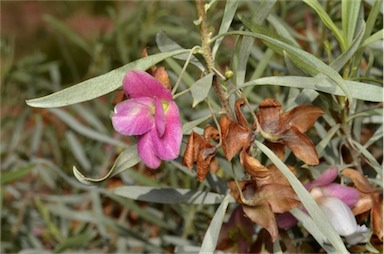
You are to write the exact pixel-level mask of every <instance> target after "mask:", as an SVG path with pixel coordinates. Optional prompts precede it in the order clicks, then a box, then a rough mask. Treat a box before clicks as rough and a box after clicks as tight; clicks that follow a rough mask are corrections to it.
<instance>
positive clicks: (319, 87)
mask: <svg viewBox="0 0 384 254" xmlns="http://www.w3.org/2000/svg"><path fill="white" fill-rule="evenodd" d="M345 84H346V86H347V87H348V89H349V91H350V93H351V96H352V98H355V99H359V100H364V101H374V102H381V101H383V97H382V94H383V88H382V87H380V86H376V85H371V84H368V83H363V82H356V81H351V80H346V81H345ZM260 85H276V86H287V87H296V88H309V89H314V90H316V91H320V92H323V93H329V94H334V95H343V91H342V90H341V89H340V88H339V87H337V86H334V85H332V84H331V83H329V79H327V78H326V77H324V76H323V77H321V76H316V77H299V76H275V77H265V78H259V79H255V80H251V81H248V82H246V83H244V84H241V85H239V88H243V87H247V86H260Z"/></svg>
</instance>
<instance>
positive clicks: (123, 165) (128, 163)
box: [73, 145, 141, 185]
mask: <svg viewBox="0 0 384 254" xmlns="http://www.w3.org/2000/svg"><path fill="white" fill-rule="evenodd" d="M140 160H141V159H140V157H139V154H138V153H137V148H136V145H130V146H129V147H128V148H126V149H125V150H124V151H123V152H122V153H121V154H120V155H119V157H117V159H116V161H115V163H114V164H113V166H112V168H111V169H110V170H109V172H108V173H107V174H106V175H105V176H104V177H101V178H91V177H86V176H84V175H83V174H82V173H81V172H80V171H79V170H78V169H77V168H76V167H75V166H73V174H74V175H75V177H76V178H77V180H79V181H80V182H82V183H83V184H87V185H92V184H95V183H100V182H102V181H105V180H106V179H108V178H110V177H112V176H115V175H117V174H119V173H121V172H122V171H124V170H126V169H128V168H131V167H133V166H134V165H136V164H137V163H139V162H140Z"/></svg>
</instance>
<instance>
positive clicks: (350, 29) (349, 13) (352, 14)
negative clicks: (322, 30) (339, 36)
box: [341, 0, 361, 45]
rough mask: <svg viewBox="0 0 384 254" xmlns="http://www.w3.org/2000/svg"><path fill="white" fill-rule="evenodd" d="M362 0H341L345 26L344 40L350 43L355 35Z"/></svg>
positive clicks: (343, 25)
mask: <svg viewBox="0 0 384 254" xmlns="http://www.w3.org/2000/svg"><path fill="white" fill-rule="evenodd" d="M360 4H361V1H360V0H359V1H354V0H352V1H351V0H342V1H341V17H342V19H341V23H342V27H343V34H344V40H345V41H346V42H347V43H348V45H350V43H351V42H352V39H353V37H354V35H355V30H356V25H357V19H358V17H359V10H360Z"/></svg>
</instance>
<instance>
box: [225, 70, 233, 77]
mask: <svg viewBox="0 0 384 254" xmlns="http://www.w3.org/2000/svg"><path fill="white" fill-rule="evenodd" d="M224 75H225V77H226V78H227V79H230V78H232V77H233V71H232V70H226V71H225V74H224Z"/></svg>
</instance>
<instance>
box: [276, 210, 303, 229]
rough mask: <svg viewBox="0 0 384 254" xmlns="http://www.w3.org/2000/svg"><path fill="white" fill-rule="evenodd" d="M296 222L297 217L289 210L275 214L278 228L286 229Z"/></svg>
mask: <svg viewBox="0 0 384 254" xmlns="http://www.w3.org/2000/svg"><path fill="white" fill-rule="evenodd" d="M297 222H298V221H297V219H296V218H295V217H294V216H293V215H292V214H291V213H290V212H285V213H281V214H278V215H277V225H278V226H279V228H283V229H288V228H291V227H293V226H295V225H296V224H297Z"/></svg>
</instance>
